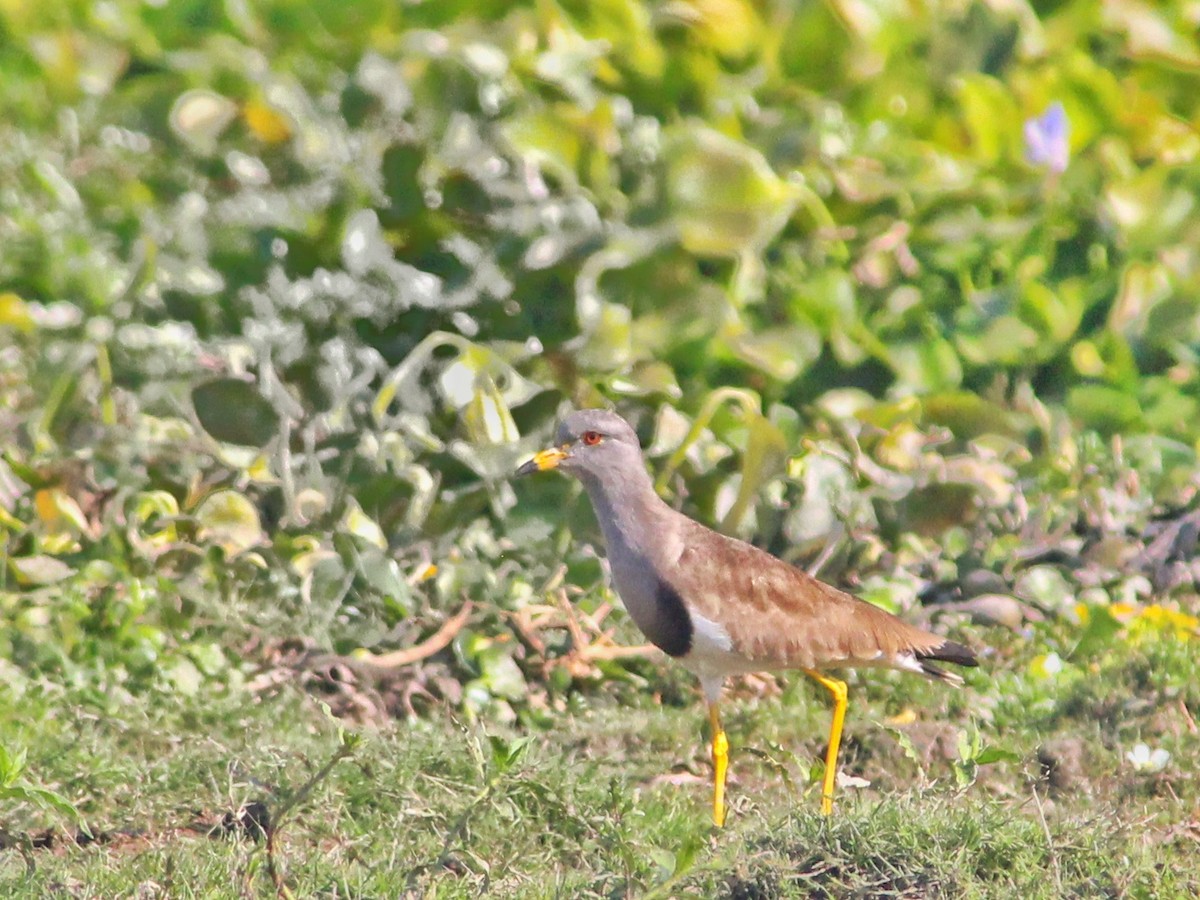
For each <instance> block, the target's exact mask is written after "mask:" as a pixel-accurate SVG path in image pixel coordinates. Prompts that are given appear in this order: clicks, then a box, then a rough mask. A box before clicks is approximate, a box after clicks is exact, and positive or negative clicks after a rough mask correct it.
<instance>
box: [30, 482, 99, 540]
mask: <svg viewBox="0 0 1200 900" xmlns="http://www.w3.org/2000/svg"><path fill="white" fill-rule="evenodd" d="M33 502H34V506H35V507H36V508H37V514H38V518H39V519H41V520H42V524H44V525H45V526H46V527H47V528H48V529H50V530H51V531H71V532H76V533H77V532H80V531H86V530H87V517H86V516H84V514H83V510H82V509H80V508H79V504H78V503H76V502H75V499H74V498H73V497H71V496H69V495H68V494H67V493H66V492H65V491H63V489H62V488H57V487H56V488H43V489H42V490H40V491H38V492H37V493H36V494H34V496H33Z"/></svg>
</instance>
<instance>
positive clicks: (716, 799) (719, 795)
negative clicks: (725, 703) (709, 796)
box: [708, 703, 729, 828]
mask: <svg viewBox="0 0 1200 900" xmlns="http://www.w3.org/2000/svg"><path fill="white" fill-rule="evenodd" d="M708 723H709V725H711V726H712V761H713V824H714V825H716V826H717V827H718V828H720V827H721V826H722V825H724V824H725V773H726V772H727V771H728V770H729V739H728V738H727V737H725V729H724V728H722V727H721V714H720V713H719V712H717V704H715V703H710V704H708Z"/></svg>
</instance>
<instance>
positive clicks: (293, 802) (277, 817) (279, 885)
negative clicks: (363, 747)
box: [266, 741, 357, 900]
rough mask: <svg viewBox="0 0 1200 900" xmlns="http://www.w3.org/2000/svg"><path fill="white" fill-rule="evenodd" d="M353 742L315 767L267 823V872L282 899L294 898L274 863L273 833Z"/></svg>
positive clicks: (350, 752) (350, 750)
mask: <svg viewBox="0 0 1200 900" xmlns="http://www.w3.org/2000/svg"><path fill="white" fill-rule="evenodd" d="M355 743H357V741H355V742H353V743H351V742H347V743H344V744H342V745H341V746H340V747H338V748H337V752H336V753H334V754H333V756H331V757H329V759H328V760H327V761H326V763H325V765H323V766H321V768H319V769H317V771H316V772H314V773H313V776H312V777H311V778H309V779H308V781H306V782H304V784H302V785H301V786H300V787H299V789H297V790H296V791H295V792H293V793H292V795H291V796H290V797H289V798H288V799H287V800H285V801H284V802H283V803H282V804H280V807H279V809H277V810H276V811H275V814H274V815H273V816H271V821H269V822H268V823H267V829H266V830H267V848H266V849H267V874H268V875H270V876H271V882H272V883H273V884H274V885H275V893H277V894H278V895H279V896H280V897H282V898H284V900H295V898H294V895H293V894H292V892H291V890H290V889H289V888H288V886H287V885H286V884H285V883H284V881H283V873H282V872H280V871H279V867H277V866H276V865H275V835H276V834H278V833H279V830H280V829H281V828H283V821H284V818H285V817H286V816H287V814H288V813H290V812H291V811H292V810H293V809H295V808H296V807H297V806H299V805H300V804H301V803H303V802H304V801H305V800H307V799H308V795H309V794H311V793H312V792H313V788H315V787H316V786H317V785H318V784H320V783H321V782H322V781H324V780H325V779H326V778H328V777H329V773H330V772H332V771H333V767H334V766H336V765H337V764H338V763H340V762H341V761H342V760H343V759H345V758H346V757H348V756H353V755H354V746H355Z"/></svg>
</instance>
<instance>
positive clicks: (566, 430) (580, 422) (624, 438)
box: [517, 409, 649, 484]
mask: <svg viewBox="0 0 1200 900" xmlns="http://www.w3.org/2000/svg"><path fill="white" fill-rule="evenodd" d="M547 469H562V471H564V472H567V473H569V474H571V475H574V476H575V477H576V478H578V479H580V480H581V481H583V482H584V484H588V483H589V482H607V483H613V482H614V481H629V480H631V479H636V480H637V481H643V480H645V481H649V476H648V475H647V474H646V468H645V466H644V465H643V463H642V450H641V446H640V445H639V444H638V439H637V435H636V434H635V433H634V431H633V428H631V427H630V425H629V423H628V422H626V421H625V420H624V419H622V418H621V417H620V416H618V415H617V414H616V413H615V412H611V411H609V410H607V409H579V410H576V411H575V412H573V413H570V414H568V415H567V416H566V417H565V418H564V419H563V420H562V422H561V423H559V426H558V431H556V432H555V435H554V446H553V447H550V448H548V449H546V450H543V451H542V452H541V453H538V454H537V455H536V456H534V457H533V459H531V460H529V462H527V463H525V464H524V465H523V466H521V467H520V468H519V469H517V474H518V475H527V474H529V473H530V472H544V471H546V470H547Z"/></svg>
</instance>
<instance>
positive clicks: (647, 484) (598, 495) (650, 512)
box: [582, 466, 674, 558]
mask: <svg viewBox="0 0 1200 900" xmlns="http://www.w3.org/2000/svg"><path fill="white" fill-rule="evenodd" d="M582 480H583V487H584V489H585V490H586V491H587V493H588V497H589V498H590V499H591V501H592V508H593V509H594V510H595V512H596V519H597V520H598V521H599V522H600V530H601V531H603V532H604V542H605V543H606V544H607V545H608V553H609V556H610V558H611V557H612V556H613V555H614V554H615V555H624V554H634V555H638V556H641V555H644V554H645V552H646V550H647V549H648V547H652V546H654V545H655V543H656V542H655V541H654V540H653V539H651V535H652V534H654V533H655V532H656V531H657V530H658V528H659V526H660V524H661V523H662V522H663V520H664V519H665V518H666V517H668V516H669V515H670V514H671V513H673V512H674V511H673V510H672V509H671V507H670V506H668V505H667V504H666V502H665V501H664V500H663V499H662V498H661V497H659V496H658V494H657V493H656V492H655V490H654V484H653V482H651V480H650V475H649V473H648V472H646V470H645V469H644V468H642V467H641V466H639V467H638V468H637V469H636V470H635V471H632V472H629V473H625V477H622V478H606V479H601V478H584V479H582Z"/></svg>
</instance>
